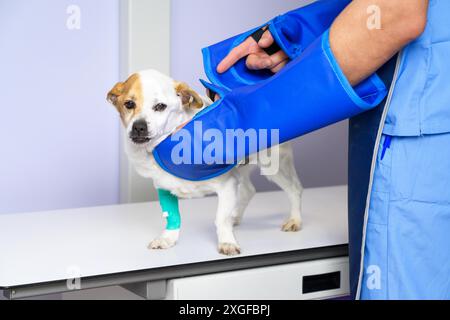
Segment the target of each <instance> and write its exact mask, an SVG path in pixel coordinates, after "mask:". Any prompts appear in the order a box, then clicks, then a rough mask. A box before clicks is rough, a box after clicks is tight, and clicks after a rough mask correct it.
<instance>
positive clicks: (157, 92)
mask: <svg viewBox="0 0 450 320" xmlns="http://www.w3.org/2000/svg"><path fill="white" fill-rule="evenodd" d="M107 100H108V101H109V102H110V103H111V104H112V105H113V106H114V107H115V108H116V110H117V111H118V112H119V114H120V118H121V121H122V124H123V126H124V128H125V130H126V135H127V138H126V143H125V150H126V153H127V155H128V158H129V160H130V162H131V163H132V164H133V166H134V168H135V169H136V170H137V172H138V174H140V175H141V176H143V177H145V178H151V179H152V180H153V183H154V185H155V187H156V188H161V189H165V190H168V191H170V192H171V193H172V194H174V195H176V196H177V197H179V198H193V197H204V196H206V195H210V194H217V196H218V208H217V213H216V220H215V225H216V231H217V238H218V251H219V253H221V254H224V255H228V256H233V255H238V254H240V253H241V248H240V246H239V244H238V242H237V241H236V238H235V236H234V233H233V228H234V226H237V225H239V224H240V222H241V220H242V216H243V214H244V211H245V209H246V207H247V205H248V204H249V202H250V200H251V199H252V197H253V196H254V195H255V193H256V191H255V187H254V186H253V184H252V182H251V181H250V174H251V172H252V171H253V170H254V169H255V168H257V167H259V168H260V170H261V174H262V175H265V176H266V177H267V178H268V179H269V180H270V181H273V182H274V183H276V184H277V185H278V186H279V187H280V188H281V189H282V190H284V191H285V192H286V193H287V196H288V198H289V201H290V214H289V217H288V219H287V220H286V221H285V222H284V224H283V225H282V228H281V229H282V231H285V232H296V231H299V230H300V229H301V226H302V217H301V197H302V191H303V187H302V184H301V182H300V180H299V178H298V175H297V172H296V169H295V166H294V159H293V152H292V147H291V145H290V144H289V143H285V144H282V145H279V146H277V147H273V148H272V150H273V149H274V148H278V149H277V152H273V153H271V154H276V155H277V156H278V159H269V160H270V161H274V160H276V161H279V164H278V170H277V172H276V173H275V174H273V173H268V172H267V163H266V164H265V165H262V164H261V161H259V160H258V155H253V156H251V159H252V160H253V161H248V162H249V163H251V164H249V163H244V164H240V165H238V166H236V167H235V168H233V169H232V170H231V171H228V172H227V173H225V174H223V175H221V176H218V177H216V178H212V179H210V180H207V181H198V182H193V181H188V180H183V179H180V178H177V177H175V176H173V175H171V174H169V173H167V172H166V171H164V170H163V169H162V168H161V167H160V166H159V165H158V163H157V162H156V160H155V159H154V157H153V155H152V151H153V150H154V148H155V147H156V146H158V144H159V143H161V142H162V141H163V140H165V139H166V138H167V137H169V136H170V135H171V134H173V133H174V132H176V131H177V130H179V128H180V127H182V126H183V124H185V123H187V122H189V121H190V120H191V119H192V118H193V117H194V116H195V115H196V114H197V113H198V112H200V111H201V110H202V109H204V108H206V107H208V106H209V105H211V104H212V103H213V102H212V100H211V99H210V98H208V97H207V96H202V95H200V94H198V93H197V92H195V91H194V90H192V89H191V88H190V87H189V86H188V85H187V84H186V83H183V82H178V81H175V80H173V79H171V78H170V77H168V76H166V75H164V74H162V73H160V72H158V71H156V70H145V71H142V72H138V73H135V74H133V75H131V76H130V77H129V78H128V79H127V80H126V81H125V82H119V83H117V84H116V85H115V86H114V88H113V89H112V90H111V91H110V92H109V93H108V95H107ZM136 132H137V133H136ZM178 238H179V230H166V231H164V232H163V233H162V234H161V236H160V237H158V238H156V239H154V240H153V241H152V242H151V243H150V245H149V249H168V248H170V247H173V246H174V245H175V244H176V243H177V241H178Z"/></svg>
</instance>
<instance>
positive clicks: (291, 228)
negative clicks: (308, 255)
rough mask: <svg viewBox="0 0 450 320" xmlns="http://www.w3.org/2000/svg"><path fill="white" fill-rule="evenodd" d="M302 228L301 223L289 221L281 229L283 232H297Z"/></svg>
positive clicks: (293, 220) (299, 221)
mask: <svg viewBox="0 0 450 320" xmlns="http://www.w3.org/2000/svg"><path fill="white" fill-rule="evenodd" d="M301 228H302V222H301V220H298V219H289V220H288V221H286V223H285V224H283V226H282V227H281V230H282V231H283V232H297V231H300V230H301Z"/></svg>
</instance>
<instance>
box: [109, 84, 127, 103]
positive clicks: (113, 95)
mask: <svg viewBox="0 0 450 320" xmlns="http://www.w3.org/2000/svg"><path fill="white" fill-rule="evenodd" d="M124 86H125V84H124V83H123V82H119V83H118V84H116V85H115V86H114V88H112V90H111V91H110V92H109V93H108V96H107V100H108V102H109V103H111V104H113V105H114V106H116V107H117V102H118V100H119V97H120V96H121V95H122V94H123V89H124Z"/></svg>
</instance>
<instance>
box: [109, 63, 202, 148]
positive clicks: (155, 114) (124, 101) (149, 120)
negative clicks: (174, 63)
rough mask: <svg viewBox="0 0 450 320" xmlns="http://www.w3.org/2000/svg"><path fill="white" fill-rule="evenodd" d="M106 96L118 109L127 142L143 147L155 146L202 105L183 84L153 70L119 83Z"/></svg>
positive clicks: (193, 93) (196, 96)
mask: <svg viewBox="0 0 450 320" xmlns="http://www.w3.org/2000/svg"><path fill="white" fill-rule="evenodd" d="M107 99H108V101H109V102H110V103H111V104H112V105H113V106H115V107H116V109H117V111H118V112H119V114H120V118H121V119H122V124H123V125H124V127H125V128H126V130H127V136H128V139H129V140H130V142H132V143H133V144H134V145H136V146H142V147H145V148H147V149H153V148H154V147H156V146H157V145H158V144H159V143H160V142H161V141H162V140H164V139H165V138H166V137H167V136H168V135H170V134H172V133H173V132H174V131H176V129H177V128H178V127H179V126H180V125H182V124H183V123H185V122H186V121H189V120H190V119H191V118H192V117H193V115H195V113H197V112H198V111H200V110H201V109H202V108H203V107H204V106H205V101H204V99H202V97H201V96H199V95H198V94H197V93H196V92H195V91H193V90H192V89H191V88H190V87H189V86H188V85H187V84H185V83H182V82H176V81H174V80H173V79H171V78H169V77H167V76H165V75H164V74H162V73H160V72H158V71H155V70H146V71H142V72H139V73H136V74H133V75H132V76H131V77H130V78H128V80H126V81H125V82H119V83H118V84H116V85H115V86H114V88H113V89H112V90H111V91H110V92H109V93H108V97H107Z"/></svg>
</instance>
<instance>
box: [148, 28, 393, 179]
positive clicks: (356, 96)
mask: <svg viewBox="0 0 450 320" xmlns="http://www.w3.org/2000/svg"><path fill="white" fill-rule="evenodd" d="M207 86H208V87H209V88H210V89H211V90H212V91H216V92H218V93H220V95H221V99H220V100H219V101H216V102H215V103H214V104H212V105H211V106H209V107H208V108H206V109H204V110H203V111H202V112H200V113H199V114H197V115H196V116H195V117H194V119H193V120H192V121H191V122H189V123H188V124H187V125H186V126H185V127H184V128H183V129H181V130H180V131H178V132H176V133H175V134H173V135H172V136H171V137H169V138H167V139H166V140H164V141H163V142H162V143H160V144H159V145H158V147H157V148H156V149H155V150H154V152H153V154H154V156H155V159H156V161H157V162H158V164H159V165H160V166H161V167H162V168H163V169H164V170H166V171H167V172H169V173H171V174H172V175H175V176H177V177H179V178H182V179H186V180H192V181H200V180H207V179H210V178H214V177H217V176H219V175H221V174H223V173H225V172H227V171H229V170H231V169H232V168H233V167H235V166H236V164H238V163H239V162H240V161H242V160H243V159H245V158H246V157H247V156H249V155H251V154H254V153H256V152H258V151H260V150H264V149H266V148H270V147H272V146H274V145H277V144H280V143H283V142H286V141H289V140H291V139H294V138H296V137H299V136H301V135H304V134H307V133H309V132H311V131H314V130H316V129H320V128H323V127H326V126H328V125H330V124H333V123H336V122H339V121H341V120H344V119H347V118H350V117H353V116H355V115H357V114H359V113H362V112H364V111H366V110H368V109H371V108H373V107H375V106H377V105H378V104H379V103H380V102H381V101H382V100H383V99H384V98H385V96H386V93H387V90H386V86H385V85H384V83H383V82H382V81H381V80H380V79H379V78H378V76H377V75H376V74H374V75H372V76H371V77H369V78H368V79H367V80H365V81H364V82H362V83H361V84H360V85H358V86H357V87H356V88H353V87H352V86H351V85H350V83H349V82H348V80H347V78H346V77H345V75H344V74H343V72H342V70H341V68H340V67H339V65H338V63H337V61H336V59H335V57H334V55H333V53H332V51H331V48H330V43H329V31H327V32H325V34H324V35H322V36H321V37H319V38H317V39H316V40H315V41H314V42H313V43H312V44H311V45H310V47H308V48H307V49H306V50H305V51H304V52H303V53H302V54H301V55H300V56H299V57H298V58H296V59H294V60H292V61H291V62H290V63H289V64H288V65H287V66H286V67H285V68H283V69H282V70H281V71H280V72H278V73H277V74H276V75H273V76H272V77H271V78H268V79H267V80H264V81H261V82H258V83H256V84H254V85H248V86H243V87H239V88H237V89H234V90H231V91H230V90H228V89H225V88H221V87H220V86H217V85H211V84H207ZM237 132H240V133H241V136H242V132H244V133H248V136H247V138H249V139H247V140H250V139H252V138H253V139H257V143H256V144H255V143H244V146H242V139H239V138H238V139H235V137H236V136H235V134H236V133H237ZM253 133H256V134H253ZM264 133H265V134H264ZM272 133H277V134H272ZM238 135H239V134H238ZM244 136H245V134H244ZM247 140H246V142H247Z"/></svg>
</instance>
